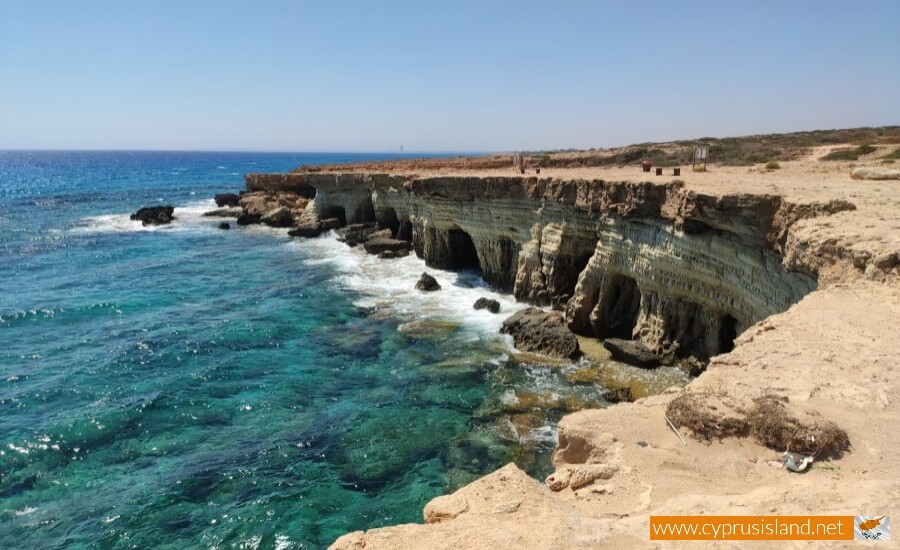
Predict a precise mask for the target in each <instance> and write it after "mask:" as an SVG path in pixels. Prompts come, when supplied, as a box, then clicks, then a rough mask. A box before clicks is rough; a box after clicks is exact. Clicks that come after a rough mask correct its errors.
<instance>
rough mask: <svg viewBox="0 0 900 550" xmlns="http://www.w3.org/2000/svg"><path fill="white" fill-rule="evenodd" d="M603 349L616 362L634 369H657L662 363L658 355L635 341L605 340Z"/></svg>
mask: <svg viewBox="0 0 900 550" xmlns="http://www.w3.org/2000/svg"><path fill="white" fill-rule="evenodd" d="M603 347H605V348H606V349H608V350H609V352H610V353H611V354H612V356H613V359H615V360H616V361H621V362H623V363H628V364H629V365H634V366H636V367H645V368H652V367H658V366H659V365H660V364H661V362H662V358H661V357H660V356H659V355H657V354H656V353H654V352H653V351H651V350H650V349H649V348H648V347H647V346H645V345H644V344H642V343H640V342H638V341H637V340H622V339H621V338H607V339H606V340H604V341H603Z"/></svg>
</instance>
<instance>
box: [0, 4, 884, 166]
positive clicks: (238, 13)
mask: <svg viewBox="0 0 900 550" xmlns="http://www.w3.org/2000/svg"><path fill="white" fill-rule="evenodd" d="M898 68H900V2H897V1H896V0H886V1H876V0H870V1H864V2H849V1H844V2H831V1H824V0H820V1H802V0H798V1H791V2H783V1H780V2H774V1H773V2H769V1H754V2H722V1H702V0H696V1H690V0H685V1H681V2H673V1H671V0H664V1H658V2H652V1H634V2H626V1H621V0H620V1H617V2H603V1H584V2H578V1H565V0H554V1H552V2H523V1H519V2H503V1H496V2H491V1H489V0H481V1H477V2H470V1H464V0H459V1H457V0H454V1H451V2H424V1H421V0H419V1H415V2H413V1H409V2H406V1H398V2H373V1H360V2H344V1H339V0H332V1H316V2H312V1H307V2H304V1H274V0H256V1H250V0H247V1H243V2H236V1H228V0H218V1H214V2H213V1H206V0H195V1H190V2H187V1H183V0H179V1H168V0H157V1H153V2H150V1H141V0H135V1H129V2H122V1H97V0H79V1H59V2H51V1H44V0H28V1H24V0H0V149H133V150H137V149H163V150H223V151H224V150H241V151H371V152H375V151H399V150H400V148H401V147H403V148H404V149H405V151H407V152H410V151H425V152H438V151H442V152H454V151H456V152H475V151H512V150H544V149H565V148H591V147H611V146H617V145H625V144H629V143H636V142H646V141H662V140H669V139H688V138H699V137H705V136H713V137H725V136H735V135H747V134H757V133H775V132H789V131H799V130H813V129H829V128H846V127H858V126H882V125H889V124H900V70H898Z"/></svg>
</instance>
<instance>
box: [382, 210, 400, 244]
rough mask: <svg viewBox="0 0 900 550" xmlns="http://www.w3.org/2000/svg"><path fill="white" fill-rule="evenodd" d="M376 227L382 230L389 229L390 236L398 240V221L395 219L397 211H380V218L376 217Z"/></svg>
mask: <svg viewBox="0 0 900 550" xmlns="http://www.w3.org/2000/svg"><path fill="white" fill-rule="evenodd" d="M378 225H379V226H380V227H382V228H384V229H390V230H391V236H392V237H394V238H399V237H398V234H399V233H400V219H399V218H397V211H396V210H394V209H393V208H385V209H384V210H382V211H381V216H379V217H378Z"/></svg>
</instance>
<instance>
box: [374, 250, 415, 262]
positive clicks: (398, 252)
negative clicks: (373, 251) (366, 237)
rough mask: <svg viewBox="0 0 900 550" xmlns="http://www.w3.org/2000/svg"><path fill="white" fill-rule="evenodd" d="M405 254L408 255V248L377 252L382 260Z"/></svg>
mask: <svg viewBox="0 0 900 550" xmlns="http://www.w3.org/2000/svg"><path fill="white" fill-rule="evenodd" d="M406 256H409V248H403V249H400V250H384V251H382V252H379V253H378V257H379V258H381V259H382V260H393V259H394V258H405V257H406Z"/></svg>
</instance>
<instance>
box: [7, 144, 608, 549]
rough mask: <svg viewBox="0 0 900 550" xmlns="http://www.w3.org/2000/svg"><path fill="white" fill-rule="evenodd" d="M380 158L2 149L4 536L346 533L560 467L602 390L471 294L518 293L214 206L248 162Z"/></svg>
mask: <svg viewBox="0 0 900 550" xmlns="http://www.w3.org/2000/svg"><path fill="white" fill-rule="evenodd" d="M362 158H373V156H372V155H368V156H365V155H288V154H237V153H233V154H220V153H18V152H16V153H10V152H7V153H2V152H0V255H2V259H3V261H2V262H0V548H148V547H155V548H281V549H286V548H323V547H325V546H327V545H328V544H329V543H330V542H331V541H333V540H334V538H336V537H338V536H340V535H341V534H343V533H346V532H348V531H352V530H357V529H367V528H370V527H376V526H381V525H387V524H395V523H403V522H417V521H421V508H422V506H423V505H424V504H425V503H426V502H427V501H428V500H430V499H431V498H433V497H435V496H437V495H440V494H442V493H443V492H445V491H448V490H452V489H454V488H456V487H458V486H460V485H461V484H464V483H466V482H468V481H470V480H472V479H474V478H475V477H477V476H478V475H481V474H484V473H487V472H490V471H492V470H494V469H496V468H497V467H499V466H501V465H503V464H505V463H507V462H509V461H515V462H517V463H518V464H519V465H520V466H521V467H523V468H525V469H526V470H527V471H529V472H530V473H531V474H532V475H535V476H537V477H542V476H543V475H545V474H546V473H547V472H548V469H549V452H550V451H551V450H552V448H553V445H554V442H555V433H554V430H553V426H554V422H555V420H556V419H557V418H558V416H559V414H561V413H562V410H563V409H564V408H565V407H561V406H560V403H562V402H565V403H568V404H571V403H572V402H576V403H578V404H593V405H598V404H600V405H602V404H603V402H602V399H600V398H599V397H598V396H599V395H600V392H601V389H600V388H599V387H597V386H596V385H579V386H575V385H570V384H567V383H566V381H565V375H566V373H567V372H570V371H571V370H572V369H578V368H581V366H579V365H570V366H568V367H564V368H558V367H557V368H554V369H549V368H547V367H542V366H539V365H532V364H528V363H527V362H526V363H522V362H514V361H510V360H509V358H508V354H507V352H508V351H509V348H508V344H507V342H506V341H504V340H503V339H501V337H499V336H498V334H497V329H498V328H499V324H500V322H501V321H502V318H503V316H502V315H501V316H494V315H491V314H489V313H487V312H484V311H481V312H475V311H473V310H472V309H471V304H472V302H474V300H475V298H477V297H478V296H482V295H491V296H494V297H496V298H498V299H499V300H500V301H501V302H502V303H503V307H504V309H505V310H506V311H507V312H511V311H513V310H514V309H515V308H517V307H521V306H520V305H517V304H515V303H514V302H513V301H512V300H511V299H510V297H509V296H503V295H500V294H497V293H494V292H492V291H491V290H490V289H488V288H486V287H485V285H484V283H483V282H482V280H481V279H480V278H479V277H478V275H477V273H461V274H454V273H447V272H440V271H435V270H429V271H431V272H432V273H434V274H435V275H436V276H438V278H439V280H440V281H441V282H442V284H443V285H444V290H442V291H441V292H438V293H433V294H428V295H426V294H422V293H418V292H415V291H414V290H413V289H412V286H413V284H414V282H415V280H416V278H417V277H418V275H419V274H420V273H421V271H422V269H423V268H424V264H423V263H422V261H421V260H419V259H417V258H414V257H411V258H404V259H401V260H395V261H391V262H388V261H383V260H378V259H377V258H373V257H371V256H366V255H365V254H363V253H362V252H360V251H358V250H351V249H349V248H347V247H345V246H344V245H342V244H340V243H338V242H336V241H335V240H334V238H333V236H328V237H323V238H319V239H315V240H312V241H297V240H291V239H289V238H288V237H286V235H285V234H284V232H283V231H276V230H271V229H267V228H262V227H252V228H246V229H233V230H231V231H220V230H218V229H216V228H215V224H216V222H217V220H211V219H208V218H203V217H201V216H200V213H201V212H203V211H205V210H207V209H209V208H211V200H210V199H211V197H212V196H213V194H214V193H216V192H221V191H228V190H231V191H237V190H238V189H240V188H241V187H242V181H243V178H242V174H243V173H244V172H250V171H284V170H289V169H291V168H293V167H295V166H297V165H299V164H303V163H305V162H333V161H337V160H358V159H362ZM160 203H165V204H173V205H176V207H177V208H176V212H175V214H176V216H177V217H178V219H177V220H176V222H175V223H174V224H173V225H172V226H169V227H165V228H158V229H153V230H145V229H143V228H141V227H140V226H139V225H138V224H136V223H135V222H131V221H130V220H128V213H130V212H132V211H134V210H135V209H137V208H138V207H140V206H146V205H151V204H160ZM566 398H567V399H568V400H566ZM535 403H538V404H543V405H546V404H548V403H549V404H550V406H543V405H542V406H540V407H536V406H535ZM567 406H568V405H567ZM579 406H580V405H579Z"/></svg>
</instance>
